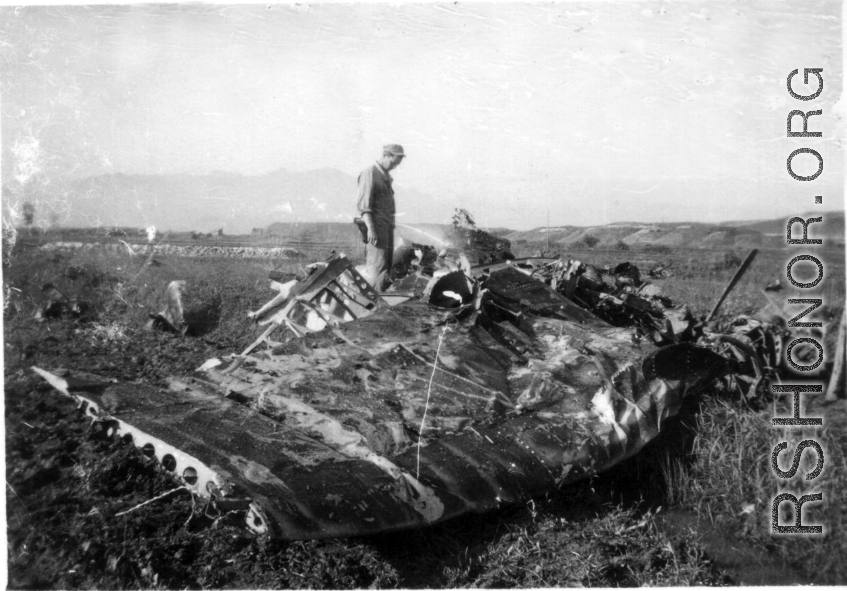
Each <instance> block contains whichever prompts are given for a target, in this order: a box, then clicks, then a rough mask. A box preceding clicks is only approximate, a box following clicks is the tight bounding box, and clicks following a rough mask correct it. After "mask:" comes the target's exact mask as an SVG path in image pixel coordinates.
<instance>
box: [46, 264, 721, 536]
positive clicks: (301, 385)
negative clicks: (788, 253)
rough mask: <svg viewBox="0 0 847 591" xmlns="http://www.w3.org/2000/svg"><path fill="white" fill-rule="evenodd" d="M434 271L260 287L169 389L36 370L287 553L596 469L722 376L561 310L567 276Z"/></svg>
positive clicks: (694, 359)
mask: <svg viewBox="0 0 847 591" xmlns="http://www.w3.org/2000/svg"><path fill="white" fill-rule="evenodd" d="M444 258H445V262H444V264H443V266H442V267H441V268H440V269H438V270H437V271H436V272H435V273H434V274H433V276H432V277H428V276H425V275H421V274H420V273H416V274H412V275H410V276H409V277H407V278H406V279H404V280H402V281H400V282H398V283H397V284H396V285H395V286H394V287H395V291H394V292H393V294H394V297H393V299H392V293H391V292H387V293H386V294H385V297H381V296H380V295H378V294H376V293H375V292H374V291H373V290H372V289H371V288H370V286H369V285H368V284H367V283H366V282H365V281H364V279H363V278H362V276H361V275H360V274H359V273H358V271H357V270H356V269H355V267H354V266H353V265H352V264H351V263H350V262H349V261H348V260H347V259H346V258H345V257H344V256H343V255H338V256H333V257H332V258H331V259H330V260H329V261H328V262H327V263H326V264H322V265H315V266H314V267H313V270H312V273H311V274H310V275H309V276H308V277H306V278H305V279H303V280H300V281H297V280H291V281H288V282H286V283H277V284H276V286H277V289H278V291H279V293H278V295H277V296H276V297H275V298H274V299H273V300H271V301H270V302H268V304H266V305H265V306H263V307H262V308H261V309H260V310H258V311H256V312H255V313H251V315H250V316H251V319H252V320H254V321H256V322H258V323H262V324H264V325H265V326H266V328H265V330H264V333H263V334H262V337H261V338H260V339H258V340H257V341H256V342H255V343H253V344H252V345H251V346H250V347H248V348H247V349H246V350H245V351H243V352H242V353H240V354H234V355H229V356H227V357H224V358H222V359H212V360H209V361H207V362H206V363H204V364H203V365H202V366H201V367H200V368H199V369H198V371H197V373H196V374H195V375H192V376H185V377H175V378H172V379H171V380H170V382H169V387H168V388H166V389H165V388H156V387H153V386H150V385H145V384H121V383H113V382H110V381H107V380H103V379H99V378H97V377H96V376H90V375H85V374H82V373H80V372H74V371H67V370H62V371H53V372H48V371H45V370H43V369H39V368H33V369H34V371H35V372H37V373H38V374H39V375H41V376H42V377H43V378H44V379H46V380H47V381H48V382H49V383H50V384H51V385H52V386H53V387H54V388H55V389H56V390H58V391H60V392H62V393H64V394H65V395H68V396H71V397H74V398H75V399H76V400H77V401H78V402H79V403H80V405H81V407H82V409H83V410H84V412H85V413H87V415H88V416H90V417H91V418H92V420H94V421H95V424H96V425H97V426H98V428H99V431H100V432H102V433H103V434H104V435H106V436H111V437H115V436H119V437H123V438H125V439H127V440H132V441H133V442H134V444H135V445H136V446H138V447H140V448H141V450H142V451H143V452H144V453H145V454H146V455H147V456H148V457H151V458H155V459H157V460H158V461H159V462H160V463H161V464H162V466H163V469H165V470H168V471H169V472H171V473H173V475H174V476H175V477H176V478H178V479H180V480H181V481H182V482H183V483H184V484H185V486H187V487H189V488H190V489H191V490H192V491H193V492H194V493H195V494H197V495H199V496H201V497H205V498H207V499H209V502H210V504H212V505H213V506H214V507H216V508H217V509H218V510H219V511H222V512H233V511H235V512H239V513H241V514H242V515H243V517H244V520H245V524H246V526H247V527H248V528H250V529H251V530H253V531H254V532H256V533H258V534H268V535H273V536H278V537H281V538H285V539H304V538H326V537H341V536H353V535H363V534H372V533H377V532H386V531H393V530H402V529H409V528H418V527H423V526H427V525H432V524H435V523H440V522H443V521H445V520H448V519H451V518H453V517H456V516H459V515H462V514H466V513H480V512H485V511H490V510H493V509H496V508H497V507H500V506H503V505H506V504H510V503H517V502H521V501H524V500H527V499H529V498H531V497H533V496H536V495H541V494H544V493H546V492H549V491H551V490H555V489H557V488H559V487H561V486H563V485H566V484H568V483H571V482H575V481H577V480H580V479H583V478H586V477H588V476H590V475H592V474H595V473H597V472H600V471H603V470H607V469H609V468H611V467H612V466H614V465H615V464H617V463H618V462H620V461H622V460H623V459H625V458H627V457H630V456H632V455H633V454H635V453H637V452H638V451H639V450H640V449H641V448H642V447H643V446H644V445H645V444H646V443H648V442H649V441H650V440H652V439H653V438H655V437H656V436H657V435H658V433H659V431H660V430H661V429H662V426H663V425H664V423H665V421H666V420H667V419H668V418H669V417H671V416H673V415H674V414H675V413H676V412H677V410H678V408H679V407H680V404H681V403H682V399H683V397H685V396H686V395H689V394H690V393H692V392H694V391H696V390H698V389H700V388H703V387H705V386H708V385H709V384H711V383H713V382H714V380H715V379H717V378H718V377H720V376H723V375H725V374H727V373H728V372H730V371H731V370H733V368H734V367H735V365H736V362H734V361H731V360H729V359H727V358H725V357H723V356H721V355H719V354H717V353H715V352H714V351H712V350H711V349H709V348H707V347H701V346H698V345H695V344H692V343H690V342H682V341H681V340H679V339H677V340H675V341H672V342H670V343H669V344H667V345H666V346H663V347H661V348H660V347H658V346H657V345H656V344H655V343H654V342H651V340H650V339H644V338H640V336H639V331H638V326H632V325H629V326H613V325H612V324H610V323H609V322H607V321H605V320H603V319H602V318H600V317H598V316H597V315H595V314H594V313H592V312H591V311H590V310H588V309H586V307H584V306H581V305H577V303H575V302H576V297H577V296H578V295H579V294H580V293H581V292H580V287H579V281H578V280H577V279H575V277H577V275H578V273H577V271H578V270H579V268H580V265H579V264H577V265H574V264H573V262H568V263H565V262H563V261H561V260H559V259H516V260H512V261H503V259H502V258H495V259H494V260H495V261H496V262H493V263H489V264H488V266H476V267H470V266H469V265H468V263H467V259H465V260H464V261H463V260H456V259H454V260H452V262H451V261H447V260H446V258H447V257H444ZM404 282H406V283H408V284H409V285H413V286H414V287H415V289H410V290H408V293H405V292H403V291H402V288H403V283H404ZM421 284H423V285H422V287H421ZM550 284H552V285H554V286H555V287H556V288H554V287H551V285H550ZM592 285H593V284H592ZM406 287H408V285H407V286H406ZM595 287H596V285H595ZM629 288H632V289H636V290H637V289H638V286H633V285H630V286H629ZM559 290H571V291H572V293H573V294H574V298H575V299H574V300H573V301H572V300H570V299H568V298H566V297H565V296H564V295H562V293H560V292H559ZM621 293H622V292H621ZM619 295H620V294H619ZM611 297H618V296H611ZM601 299H602V298H601ZM627 300H628V298H627ZM627 300H621V301H627ZM389 301H391V303H392V304H394V305H389ZM635 309H636V310H642V308H640V307H636V308H635ZM639 313H641V312H639ZM651 318H652V316H651Z"/></svg>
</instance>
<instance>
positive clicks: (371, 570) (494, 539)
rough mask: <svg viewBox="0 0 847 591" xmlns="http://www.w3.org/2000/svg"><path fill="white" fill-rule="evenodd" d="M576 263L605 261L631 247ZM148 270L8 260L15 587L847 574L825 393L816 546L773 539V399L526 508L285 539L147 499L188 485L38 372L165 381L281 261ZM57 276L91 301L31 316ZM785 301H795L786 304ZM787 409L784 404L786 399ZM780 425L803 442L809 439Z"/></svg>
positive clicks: (235, 333)
mask: <svg viewBox="0 0 847 591" xmlns="http://www.w3.org/2000/svg"><path fill="white" fill-rule="evenodd" d="M764 255H767V253H763V255H761V256H760V259H759V261H757V266H756V268H754V269H753V270H751V273H750V274H749V275H748V277H747V278H745V280H744V281H743V282H742V283H741V285H740V286H739V288H738V289H737V291H736V293H735V294H734V295H733V296H732V297H731V298H730V299H729V301H728V302H727V311H728V312H731V313H749V312H752V311H754V310H755V309H756V308H758V307H760V306H761V305H762V304H763V303H764V299H763V298H762V297H761V296H760V295H759V292H758V289H759V288H760V287H761V286H763V285H764V284H766V283H769V282H770V281H771V280H772V279H773V278H775V277H776V276H777V275H778V274H779V273H780V272H781V269H782V268H784V263H783V259H784V258H785V257H784V255H783V253H781V252H776V253H771V254H770V255H767V256H764ZM670 256H671V255H666V256H665V258H668V257H670ZM673 256H676V257H677V259H678V260H677V265H678V268H679V269H680V271H679V274H678V276H677V277H674V278H671V279H668V280H665V281H663V282H660V284H661V285H662V287H663V289H664V290H665V293H666V294H667V295H670V296H671V297H673V298H674V299H675V300H677V301H686V300H687V301H689V302H691V303H692V304H693V305H694V307H695V310H697V311H699V312H703V311H705V310H707V309H708V308H709V307H710V304H711V303H713V302H714V299H715V298H716V297H717V293H718V292H719V291H720V289H721V288H722V286H723V285H724V284H725V283H726V281H727V280H728V278H729V277H730V276H731V274H732V269H731V268H729V269H723V268H718V267H720V265H718V266H717V267H716V266H715V265H714V264H713V261H712V262H709V261H705V259H703V260H701V261H700V262H698V260H697V257H693V258H692V257H691V256H690V255H683V254H675V255H673ZM604 257H605V258H606V259H609V260H608V261H604V260H602V259H603V258H604ZM683 257H688V258H683ZM839 257H840V258H839ZM579 258H581V259H583V260H592V261H593V260H594V259H598V260H597V261H596V262H598V263H599V264H604V263H606V262H621V261H623V260H627V259H636V258H637V253H590V252H589V253H579ZM701 258H702V257H701ZM830 259H832V261H830ZM675 260H676V259H675ZM144 262H145V259H144V257H139V256H136V257H133V258H130V257H129V256H127V255H119V254H115V253H111V254H105V253H98V252H92V251H89V252H86V253H72V254H57V253H42V252H40V251H38V250H37V249H35V248H31V247H27V246H26V245H25V244H19V245H18V246H16V248H15V250H14V251H12V255H11V256H10V257H9V258H8V261H7V263H8V264H7V265H6V266H4V269H3V271H4V290H6V291H5V294H4V303H5V304H6V307H5V310H4V355H5V365H4V379H5V392H4V398H5V421H6V423H5V426H6V440H5V445H6V462H7V468H6V501H7V505H6V512H7V513H6V520H7V527H8V555H7V559H8V566H9V571H8V572H9V575H8V576H9V587H10V588H151V587H152V588H184V587H190V588H223V587H228V588H301V587H309V588H314V587H332V588H364V587H375V588H376V587H515V586H518V587H551V586H581V585H585V586H589V585H590V586H639V585H688V584H708V585H719V584H738V583H747V584H758V583H770V584H780V583H781V584H791V583H800V582H815V583H829V584H836V583H841V584H843V583H845V582H847V570H845V568H846V567H845V566H844V564H843V562H844V561H843V559H842V557H843V556H844V555H845V554H847V529H845V526H847V523H845V522H847V498H845V492H844V491H845V490H847V486H845V484H847V460H845V455H846V454H845V449H847V435H845V429H844V427H845V423H847V418H845V417H846V415H847V413H845V404H844V401H843V400H841V401H840V402H838V403H836V404H834V405H829V406H820V405H818V404H817V403H814V406H813V408H812V409H811V410H809V411H807V414H809V415H813V414H818V415H822V416H824V417H825V428H824V429H823V430H818V431H816V432H813V433H811V434H810V435H808V436H814V437H815V438H816V440H817V441H820V442H821V444H822V445H823V446H824V449H825V451H826V464H825V469H824V472H823V474H822V475H821V477H820V478H819V479H818V480H817V481H815V482H817V483H818V484H817V485H814V484H809V485H806V487H807V488H806V489H803V490H804V492H817V491H818V490H823V492H824V503H823V504H819V506H818V507H817V508H814V507H811V506H809V507H807V508H806V509H805V510H804V523H806V522H808V523H824V524H825V526H826V530H827V534H826V536H824V537H814V538H803V539H796V538H790V537H789V538H786V537H774V536H771V535H770V533H769V519H770V515H769V513H770V500H771V499H772V498H773V496H775V494H776V491H777V486H778V484H779V483H778V482H777V479H776V478H775V477H774V476H773V473H772V472H771V470H770V450H771V449H772V448H773V446H774V445H775V444H776V443H777V442H778V441H780V440H782V439H781V436H782V435H783V432H782V431H780V430H777V429H774V428H772V427H770V426H769V422H770V417H771V416H772V415H773V414H774V410H773V408H772V406H771V405H767V406H766V408H764V409H759V410H756V409H751V408H748V407H747V406H745V405H744V404H742V403H740V402H739V401H736V400H729V399H720V398H717V397H716V396H710V395H705V396H702V397H701V398H700V399H699V400H691V401H690V403H689V404H688V408H686V409H685V412H683V413H682V416H681V417H680V419H679V420H678V421H677V422H676V423H675V424H674V425H673V426H672V427H671V428H669V429H668V430H667V431H666V432H664V433H663V434H662V436H661V437H660V438H659V439H658V440H656V441H655V442H653V443H651V444H650V445H649V446H648V447H647V448H646V449H645V450H644V451H643V452H642V453H641V454H640V455H639V456H638V457H636V458H633V459H632V460H630V461H628V462H627V463H625V464H623V465H621V466H619V467H617V468H616V469H615V470H613V471H612V472H610V473H609V474H606V475H601V476H599V477H596V478H594V479H592V480H590V481H586V482H583V483H580V484H578V485H576V486H570V487H567V488H564V489H562V490H560V491H558V492H556V493H555V494H551V495H549V496H548V497H547V498H545V499H538V500H536V501H534V502H530V503H528V504H526V505H521V506H517V507H512V508H508V509H505V510H503V511H500V512H498V513H493V514H487V515H482V516H471V517H467V518H463V519H457V520H454V521H451V522H448V523H446V524H443V525H441V526H438V527H433V528H430V529H427V530H422V531H415V532H406V533H398V534H391V535H384V536H375V537H369V538H360V539H348V540H329V541H319V542H315V541H309V542H293V543H285V542H277V541H271V540H266V539H261V538H256V537H252V536H250V535H247V534H245V533H244V531H243V530H242V529H241V528H239V527H238V524H233V523H227V522H226V519H214V518H213V517H210V516H207V515H206V514H205V509H206V508H205V507H204V505H203V503H202V501H201V500H200V499H192V498H191V496H190V495H189V494H187V493H186V492H184V491H178V492H175V493H173V494H171V495H169V496H166V497H164V498H161V499H159V500H156V501H154V502H151V503H149V504H147V505H144V506H141V507H138V506H139V505H141V504H142V503H144V502H145V501H149V500H150V499H154V498H156V497H158V496H159V495H161V494H162V493H164V492H166V491H169V490H172V489H175V488H177V487H178V485H177V483H176V482H174V481H173V480H172V479H171V478H170V476H168V475H167V474H166V473H164V472H163V471H162V469H161V468H160V467H159V466H158V465H157V464H155V463H153V462H151V461H149V460H147V459H146V458H145V457H144V456H143V455H142V454H141V453H140V452H139V451H138V450H136V449H135V448H134V447H132V446H129V445H125V444H123V443H119V442H111V441H106V440H102V439H98V438H97V437H96V436H95V433H94V432H93V431H91V430H90V428H89V427H90V423H89V422H88V420H87V419H84V418H82V417H80V416H79V415H78V414H77V413H76V411H75V409H74V405H73V403H72V402H71V401H69V400H67V399H64V398H62V397H61V396H59V395H58V394H55V393H54V392H52V391H51V389H50V388H49V387H48V386H47V385H46V384H44V383H42V382H41V381H40V380H39V379H36V377H34V375H33V374H32V372H31V371H30V370H29V368H30V367H31V366H40V367H44V368H57V367H70V368H75V369H81V370H85V371H89V372H92V373H96V374H100V375H103V376H107V377H112V378H116V379H119V380H121V381H124V382H131V381H136V380H143V381H145V382H148V383H154V384H155V383H159V382H160V381H161V380H162V379H163V378H164V377H166V376H169V375H174V374H185V373H189V372H191V371H193V370H194V369H195V368H196V367H198V366H199V365H200V364H201V363H202V362H203V361H204V360H206V359H207V358H210V357H214V356H217V355H220V354H223V353H227V352H231V351H233V350H237V349H239V348H243V347H244V346H245V345H246V344H248V343H249V342H251V341H252V340H253V339H254V338H255V336H256V335H255V333H256V331H255V329H254V328H253V327H251V326H249V325H248V324H247V322H246V312H247V311H248V310H255V309H257V308H258V307H259V306H260V305H261V304H262V303H264V301H266V300H267V299H269V296H270V295H271V292H270V291H269V290H268V287H267V273H268V271H270V270H271V269H273V268H274V267H275V266H276V264H275V263H274V261H250V260H243V261H232V260H227V261H222V260H213V259H191V260H188V259H181V258H177V257H172V258H162V259H161V260H160V261H159V262H161V263H162V264H161V266H144ZM826 262H827V271H828V276H827V281H832V282H833V283H834V284H835V285H840V287H831V286H827V287H825V289H828V290H830V291H828V292H825V294H826V300H825V302H826V305H827V307H828V310H826V311H825V314H824V318H825V319H827V320H829V319H830V318H831V317H836V318H837V314H838V313H840V306H841V305H843V301H844V288H843V282H844V280H843V277H844V271H843V269H844V266H843V251H841V252H838V253H833V254H832V256H831V257H829V258H828V259H827V260H826ZM686 265H687V266H686ZM698 265H699V267H698ZM686 269H688V271H686ZM839 273H840V276H839ZM839 277H840V278H839ZM172 279H185V280H187V282H188V283H187V286H188V289H187V291H186V295H185V304H186V310H187V314H186V317H187V319H188V320H189V323H190V324H191V325H192V327H193V329H192V331H191V333H190V334H189V335H188V336H187V337H185V338H180V337H177V336H173V335H170V334H167V333H162V332H149V331H146V330H144V329H143V324H144V322H145V321H146V314H147V312H152V311H157V310H159V309H161V307H162V306H163V301H164V300H163V291H164V287H165V285H166V284H167V283H168V282H169V281H170V280H172ZM48 281H50V282H53V283H54V284H55V285H56V286H57V287H59V288H60V289H61V290H62V291H63V292H64V293H65V294H66V295H67V296H68V297H77V298H79V299H80V300H84V301H86V302H88V303H89V304H90V306H91V311H90V313H89V314H88V315H87V316H86V317H84V318H82V319H72V318H59V319H53V320H49V321H47V322H43V323H40V322H37V321H36V320H34V318H33V314H34V312H35V310H36V309H37V307H39V306H40V305H42V304H43V303H44V296H43V295H42V293H41V286H42V285H43V284H44V283H46V282H48ZM12 288H14V289H12ZM778 297H779V300H780V301H783V302H784V301H785V300H786V299H787V298H788V297H791V296H789V295H784V293H783V294H781V295H779V296H778ZM794 297H797V296H794ZM830 350H832V349H830ZM786 402H787V401H786ZM779 412H780V414H788V411H787V407H785V405H784V404H783V406H782V410H780V411H779ZM786 435H787V436H788V438H789V440H790V441H794V440H795V439H796V440H797V441H799V440H800V434H799V433H787V434H786ZM789 449H793V444H792V445H791V446H790V447H789ZM786 453H787V452H786ZM810 456H811V458H810ZM803 459H804V464H803V465H804V466H805V464H806V463H811V464H814V458H813V454H808V453H807V454H804V456H803ZM802 472H803V470H802V466H801V473H802ZM797 480H800V479H799V478H798V479H797ZM815 486H816V487H815ZM796 494H798V496H799V494H800V493H799V492H797V493H796ZM133 508H137V509H135V510H133V511H131V512H129V513H126V514H124V515H119V514H120V513H121V512H124V511H127V510H129V509H133ZM784 521H785V518H784V517H783V522H784Z"/></svg>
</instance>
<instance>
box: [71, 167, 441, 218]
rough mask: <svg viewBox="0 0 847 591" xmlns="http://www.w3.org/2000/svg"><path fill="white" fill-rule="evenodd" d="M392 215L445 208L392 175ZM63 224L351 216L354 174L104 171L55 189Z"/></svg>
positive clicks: (430, 214) (435, 213) (433, 214)
mask: <svg viewBox="0 0 847 591" xmlns="http://www.w3.org/2000/svg"><path fill="white" fill-rule="evenodd" d="M395 191H396V193H397V196H398V204H399V206H400V207H399V209H398V214H399V219H400V220H403V219H415V220H420V219H429V220H438V219H439V218H440V219H445V220H446V219H449V216H450V215H451V213H452V208H451V207H450V204H449V203H446V202H439V201H438V200H437V199H436V198H434V197H432V196H430V195H424V194H423V193H420V192H419V191H416V190H414V189H407V188H404V187H403V186H402V185H398V184H397V183H396V182H395ZM62 193H63V194H64V195H65V197H66V200H67V203H68V205H69V206H68V207H67V212H66V213H63V214H62V217H61V218H60V219H59V223H60V224H61V225H62V226H64V227H80V226H82V227H88V226H101V225H104V226H110V227H113V226H121V227H136V228H137V227H147V226H151V225H153V226H156V227H158V228H161V229H164V230H171V231H178V232H179V231H190V230H196V231H199V232H209V231H213V230H215V229H217V228H221V227H223V228H224V230H225V232H226V233H227V234H249V233H250V231H251V230H252V229H253V228H264V227H266V226H268V224H270V223H272V222H300V221H309V222H349V221H350V220H352V218H353V217H354V216H355V215H356V207H355V205H356V178H354V177H353V176H351V175H349V174H346V173H344V172H341V171H339V170H334V169H329V168H325V169H320V170H312V171H309V172H289V171H286V170H277V171H275V172H271V173H268V174H265V175H256V176H246V175H240V174H232V173H226V172H217V173H212V174H207V175H188V174H177V175H134V174H111V175H102V176H95V177H87V178H84V179H81V180H79V181H76V182H75V183H73V184H72V185H71V186H70V187H67V188H65V189H63V190H62Z"/></svg>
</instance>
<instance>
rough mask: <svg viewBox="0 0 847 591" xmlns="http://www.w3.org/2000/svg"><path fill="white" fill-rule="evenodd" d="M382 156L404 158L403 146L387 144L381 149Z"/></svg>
mask: <svg viewBox="0 0 847 591" xmlns="http://www.w3.org/2000/svg"><path fill="white" fill-rule="evenodd" d="M382 153H383V154H386V153H387V154H391V155H392V156H403V157H404V158H405V157H406V154H405V153H404V152H403V146H401V145H400V144H388V145H387V146H383V147H382Z"/></svg>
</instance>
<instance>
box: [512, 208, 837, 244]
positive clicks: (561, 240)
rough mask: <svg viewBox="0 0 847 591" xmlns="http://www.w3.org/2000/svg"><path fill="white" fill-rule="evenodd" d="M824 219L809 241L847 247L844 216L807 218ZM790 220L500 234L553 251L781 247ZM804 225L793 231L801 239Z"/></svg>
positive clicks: (625, 225) (564, 228) (625, 224)
mask: <svg viewBox="0 0 847 591" xmlns="http://www.w3.org/2000/svg"><path fill="white" fill-rule="evenodd" d="M814 216H818V217H823V221H822V222H821V223H814V224H810V226H809V237H810V238H823V239H825V244H826V243H829V244H830V245H834V244H836V243H840V244H844V212H841V211H829V212H815V213H809V214H804V216H803V217H804V219H808V218H810V217H814ZM786 222H787V218H776V219H771V220H756V221H750V222H726V223H721V224H701V223H695V222H692V223H683V224H679V223H675V224H667V223H665V224H645V223H631V222H618V223H614V224H607V225H605V226H551V227H549V228H534V229H532V230H527V231H522V232H509V233H507V234H501V235H502V236H503V237H504V238H506V239H507V240H510V241H511V242H512V244H513V246H516V247H520V246H524V245H537V246H545V247H546V245H547V244H549V245H550V249H551V250H556V249H562V248H572V249H579V248H585V247H593V248H625V247H626V248H644V247H651V246H652V247H666V248H739V249H747V248H758V247H771V248H778V247H780V246H782V245H784V244H785V233H786V232H785V230H786ZM801 235H802V226H801V225H800V224H799V223H798V224H796V225H795V228H794V236H795V237H801Z"/></svg>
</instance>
